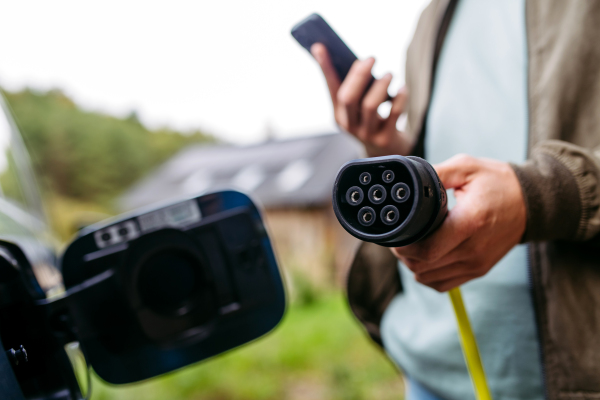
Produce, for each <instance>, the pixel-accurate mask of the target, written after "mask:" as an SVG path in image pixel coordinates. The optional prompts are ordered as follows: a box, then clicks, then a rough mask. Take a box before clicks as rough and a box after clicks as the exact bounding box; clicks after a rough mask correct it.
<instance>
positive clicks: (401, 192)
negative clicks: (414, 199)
mask: <svg viewBox="0 0 600 400" xmlns="http://www.w3.org/2000/svg"><path fill="white" fill-rule="evenodd" d="M396 196H397V197H398V198H399V199H400V200H402V199H404V197H406V189H404V188H402V187H401V188H399V189H398V190H396Z"/></svg>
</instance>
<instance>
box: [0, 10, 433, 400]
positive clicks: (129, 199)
mask: <svg viewBox="0 0 600 400" xmlns="http://www.w3.org/2000/svg"><path fill="white" fill-rule="evenodd" d="M425 6H426V1H425V0H396V1H383V0H381V1H371V2H369V3H368V5H367V3H365V2H358V1H357V2H348V1H341V0H340V1H337V0H336V1H333V0H331V1H318V2H317V1H286V2H281V1H279V2H277V1H267V0H260V1H253V2H247V1H246V2H244V1H232V2H198V1H171V2H150V1H112V0H108V1H103V2H79V1H54V2H44V1H20V2H3V3H2V4H0V14H1V15H3V17H4V18H3V22H2V24H0V55H1V57H0V59H1V60H2V61H1V62H0V90H1V91H2V94H3V95H4V97H5V98H6V100H7V103H8V106H9V108H10V110H11V112H12V114H13V117H14V119H15V120H16V123H17V125H18V127H19V129H20V131H21V134H22V135H23V139H24V141H25V144H26V146H27V148H28V150H29V153H30V155H31V158H32V162H33V165H34V168H35V172H36V174H37V177H38V181H39V183H40V186H41V189H42V193H43V197H44V202H45V209H46V212H47V214H48V217H49V220H50V224H51V226H52V227H53V229H54V231H55V232H56V235H57V239H58V242H59V246H64V245H66V244H67V243H68V242H69V240H70V239H71V238H72V237H73V235H74V234H75V233H76V231H77V229H78V228H80V227H82V226H85V225H87V224H90V223H94V222H97V221H99V220H102V219H104V218H106V217H109V216H111V215H116V214H119V213H121V212H123V211H126V210H129V209H133V208H137V207H140V206H145V205H148V204H152V203H154V202H157V201H163V200H167V199H169V198H174V197H177V196H185V195H190V194H195V193H199V192H202V191H206V190H214V189H219V188H223V187H232V186H233V187H237V188H239V189H242V190H244V191H246V192H248V193H251V194H252V195H253V196H254V198H255V199H256V200H257V202H258V203H259V204H261V205H262V206H263V208H264V209H265V218H266V221H267V225H268V228H269V229H270V235H271V238H272V241H273V243H274V246H275V251H276V253H277V256H278V259H279V262H280V267H281V269H282V272H283V274H284V276H285V279H286V284H287V289H288V294H289V299H290V305H289V308H288V313H287V315H286V316H285V318H284V320H283V322H282V323H281V324H280V326H279V327H278V328H277V329H276V330H275V331H274V332H273V333H271V334H269V335H268V336H267V337H265V338H263V339H261V340H259V341H257V342H255V343H252V344H250V345H247V346H244V347H243V348H241V349H238V350H235V351H233V352H230V353H228V354H225V355H222V356H220V357H217V358H215V359H213V360H210V361H208V362H204V363H200V364H198V365H196V366H192V367H189V368H186V369H184V370H182V371H179V372H176V373H173V374H169V375H167V376H163V377H161V378H158V379H154V380H150V381H148V382H143V383H139V384H135V385H129V386H126V387H113V386H109V385H107V384H105V383H103V382H102V381H100V380H99V379H98V378H94V389H93V395H92V399H95V400H100V399H140V398H143V399H398V398H402V390H403V389H402V380H401V378H400V376H399V375H398V372H397V370H396V369H395V368H394V367H393V366H392V365H391V363H390V362H389V361H388V360H387V359H386V358H385V357H384V355H383V354H382V353H381V351H380V350H379V349H377V348H376V347H375V346H374V345H372V344H371V343H370V342H369V340H368V339H367V338H366V335H365V334H364V333H363V331H362V330H361V328H360V327H359V325H358V323H357V322H356V321H355V320H354V318H353V316H352V315H351V313H350V311H349V309H348V307H347V304H346V302H345V300H344V296H343V285H344V276H345V273H346V271H347V268H348V266H349V263H350V261H351V259H352V256H353V252H354V250H355V248H356V246H357V242H356V241H355V240H354V239H353V238H352V237H351V236H350V235H348V234H347V233H346V232H345V231H344V230H343V229H342V228H341V227H340V226H339V224H338V223H337V220H336V219H335V217H334V215H333V212H332V209H331V203H330V193H331V186H332V183H333V178H334V177H335V174H336V172H337V170H338V168H339V167H340V166H341V165H342V164H343V163H344V162H346V161H348V160H350V159H354V158H358V157H361V155H362V148H361V146H360V144H359V143H358V142H357V141H355V140H354V139H352V138H350V137H349V136H347V135H345V134H342V133H340V132H338V129H337V127H336V125H335V121H334V120H333V114H332V109H331V105H330V100H329V94H328V92H327V88H326V86H325V83H324V80H323V78H322V76H321V73H320V70H319V68H318V66H317V64H316V63H315V62H314V61H313V60H312V59H311V57H310V55H309V54H308V53H307V52H306V51H305V50H304V49H302V48H301V47H300V45H298V44H297V43H296V42H295V41H294V40H293V38H292V37H291V35H290V33H289V32H290V29H291V27H292V26H293V25H294V24H295V23H297V22H298V21H300V20H301V19H303V18H304V17H306V16H307V15H309V14H310V13H312V12H318V13H320V14H321V15H322V16H323V17H324V18H325V19H326V20H327V21H328V22H329V23H330V24H331V26H332V27H333V28H334V29H335V30H336V31H337V32H338V33H339V34H340V36H341V37H342V39H343V40H345V41H346V43H347V44H348V45H349V47H350V48H352V49H353V50H354V51H355V53H356V54H357V55H358V56H359V57H361V58H362V57H367V56H374V57H375V58H376V60H377V63H376V65H375V70H374V74H375V76H381V75H383V74H384V73H386V72H392V73H393V74H394V80H393V82H392V85H391V89H390V93H392V94H393V93H395V92H396V91H397V90H398V88H400V87H401V86H402V84H403V81H404V77H403V75H404V56H405V52H406V48H407V46H408V43H409V41H410V37H411V35H412V32H413V30H414V28H415V26H416V23H417V19H418V16H419V14H420V11H421V10H422V9H423V8H424V7H425ZM385 111H386V110H381V112H383V113H385ZM2 185H3V186H6V185H10V182H2Z"/></svg>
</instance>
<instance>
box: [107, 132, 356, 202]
mask: <svg viewBox="0 0 600 400" xmlns="http://www.w3.org/2000/svg"><path fill="white" fill-rule="evenodd" d="M361 154H362V146H361V145H360V143H359V142H358V141H357V140H355V139H354V138H352V137H350V135H347V134H342V133H334V134H325V135H320V136H311V137H303V138H299V139H292V140H277V141H268V142H264V143H261V144H257V145H252V146H201V145H195V146H190V147H187V148H186V149H184V150H182V151H181V152H179V153H178V154H176V155H175V156H173V157H172V158H171V159H170V160H169V161H167V162H166V163H164V164H163V165H162V166H160V167H159V168H158V169H157V170H155V171H154V172H153V173H151V174H150V175H148V176H147V177H146V178H144V179H143V180H142V181H140V182H139V183H138V184H136V185H135V186H134V187H133V188H131V189H130V190H129V191H128V192H127V193H125V195H123V196H122V197H121V198H120V200H119V203H120V206H121V208H123V209H133V208H138V207H141V206H145V205H148V204H151V203H155V202H159V201H165V200H168V199H171V198H177V197H182V196H190V195H193V194H196V193H201V192H205V191H209V190H219V189H224V188H234V189H238V190H241V191H243V192H246V193H249V194H251V195H252V196H253V198H255V199H256V200H258V201H259V202H260V203H261V204H262V205H263V206H264V207H267V208H282V207H309V206H319V205H324V204H327V203H329V202H331V189H332V186H333V181H334V179H335V176H336V174H337V172H338V170H339V168H340V167H341V166H342V165H343V164H344V163H345V162H346V161H349V160H352V159H356V158H359V157H361Z"/></svg>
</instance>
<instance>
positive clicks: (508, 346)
mask: <svg viewBox="0 0 600 400" xmlns="http://www.w3.org/2000/svg"><path fill="white" fill-rule="evenodd" d="M598 38H600V2H596V1H583V0H582V1H575V0H572V1H562V0H555V1H550V0H496V1H493V0H486V1H484V0H460V1H456V0H433V1H432V3H431V4H430V5H429V6H428V7H427V8H426V9H425V10H424V11H423V14H422V16H421V18H420V21H419V24H418V26H417V29H416V31H415V34H414V37H413V41H412V43H411V45H410V47H409V50H408V54H407V61H406V63H407V66H406V89H405V90H401V91H400V92H399V93H398V95H397V96H396V97H395V99H394V100H393V102H392V107H391V112H390V115H389V117H387V118H385V119H384V118H381V117H380V116H379V115H378V114H377V108H378V106H379V105H380V104H381V103H382V102H384V101H385V99H386V96H387V87H388V85H389V83H390V81H391V75H389V74H388V75H386V76H384V77H383V78H381V79H379V80H377V81H376V82H375V83H374V84H373V85H372V87H371V88H370V89H369V91H368V92H367V93H366V94H365V95H364V96H363V93H364V89H365V88H366V85H367V83H368V79H369V74H370V71H371V68H372V66H373V63H374V60H373V59H367V60H363V61H357V62H356V63H355V64H354V66H353V67H352V69H351V71H350V73H349V74H348V76H347V78H346V79H345V80H344V82H339V79H338V78H337V75H336V74H335V72H334V70H333V68H332V66H331V63H330V60H329V56H328V54H327V51H326V50H325V48H324V46H322V45H319V44H317V45H315V46H314V47H313V49H312V53H313V55H314V57H315V58H316V59H317V61H318V62H319V64H320V65H321V68H322V70H323V73H324V75H325V78H326V81H327V84H328V86H329V90H330V93H331V98H332V101H333V106H334V113H335V118H336V121H337V122H338V124H339V125H340V126H341V127H342V128H343V129H344V130H346V131H347V132H349V133H351V134H353V135H355V136H356V137H357V138H358V139H360V140H361V141H362V142H363V143H364V145H365V148H366V150H367V152H368V154H369V156H379V155H388V154H402V155H409V154H413V155H419V156H425V158H426V159H428V160H429V161H430V162H432V163H437V164H436V165H435V167H436V170H437V172H438V174H439V176H440V178H441V180H442V181H443V183H444V185H445V187H446V188H447V189H453V190H454V196H455V199H456V200H455V204H454V206H453V207H452V208H451V210H450V211H449V213H448V216H447V218H446V220H445V221H444V223H443V224H442V226H441V227H440V228H439V229H438V230H437V231H436V232H434V233H433V234H432V235H431V236H429V237H428V238H427V239H425V240H423V241H421V242H419V243H416V244H413V245H410V246H406V247H403V248H396V249H393V250H392V252H393V254H394V255H395V256H396V257H397V258H398V259H399V260H400V262H399V263H398V265H396V264H397V263H396V261H395V259H394V258H392V257H389V256H388V254H389V250H387V249H384V248H381V247H378V246H375V245H372V244H364V245H363V246H362V247H361V249H360V250H359V252H358V254H357V256H356V259H355V261H354V263H353V266H352V269H351V272H350V275H349V281H348V296H349V300H350V304H351V307H352V309H353V311H354V313H355V314H356V315H357V317H358V318H359V319H360V320H361V322H363V324H364V325H365V327H366V328H367V330H368V332H369V333H370V335H371V337H372V338H373V339H374V340H375V341H377V342H378V343H380V344H382V345H383V346H384V348H385V350H386V351H387V352H388V354H389V355H390V356H391V357H392V359H394V360H395V361H396V362H397V363H398V365H399V366H400V367H401V368H402V369H403V370H404V372H405V374H406V376H407V378H408V382H409V385H408V388H409V392H408V395H407V397H408V399H409V400H412V399H437V398H444V399H452V400H463V399H469V398H474V395H473V391H472V386H471V385H470V382H469V378H468V373H467V370H466V367H465V366H464V361H463V359H462V355H461V352H460V347H459V342H458V336H457V333H456V326H455V322H454V319H453V316H452V311H451V307H450V303H449V300H448V299H447V296H446V295H445V294H443V293H440V292H445V291H447V290H449V289H451V288H453V287H456V286H459V285H464V286H463V293H464V296H465V302H466V306H467V309H468V312H469V314H470V317H471V320H472V323H473V326H474V330H475V334H476V336H477V338H478V342H479V347H480V350H481V355H482V359H483V363H484V366H485V369H486V372H487V375H488V379H489V382H490V386H491V390H492V393H493V396H494V399H496V400H499V399H542V398H548V399H550V400H555V399H598V398H600V307H599V306H600V252H598V251H597V249H598V247H599V246H598V245H599V243H600V241H599V240H598V232H599V231H600V46H599V45H598V42H597V41H598ZM405 106H406V111H407V114H408V123H407V128H406V130H405V131H404V132H399V131H397V130H396V122H397V119H398V117H399V116H400V114H401V113H402V112H403V111H404V110H405ZM459 153H466V154H468V155H457V154H459ZM450 203H451V205H452V203H453V201H451V202H450Z"/></svg>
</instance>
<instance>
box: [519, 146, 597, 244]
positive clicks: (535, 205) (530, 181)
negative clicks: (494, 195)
mask: <svg viewBox="0 0 600 400" xmlns="http://www.w3.org/2000/svg"><path fill="white" fill-rule="evenodd" d="M599 155H600V149H597V151H593V150H589V149H586V148H583V147H580V146H576V145H574V144H571V143H568V142H564V141H560V140H546V141H543V142H540V143H539V144H538V145H537V146H536V147H535V148H534V149H533V151H532V152H531V156H530V158H529V160H527V161H526V162H525V163H524V164H522V165H514V164H513V165H512V167H513V169H514V171H515V173H516V175H517V178H518V179H519V182H520V184H521V188H522V190H523V196H524V199H525V206H526V209H527V226H526V230H525V235H524V237H523V240H522V241H523V242H530V241H546V240H578V241H583V240H588V239H591V238H592V237H594V236H596V235H597V234H598V232H599V231H600V185H599V181H600V159H599V157H598V156H599Z"/></svg>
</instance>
